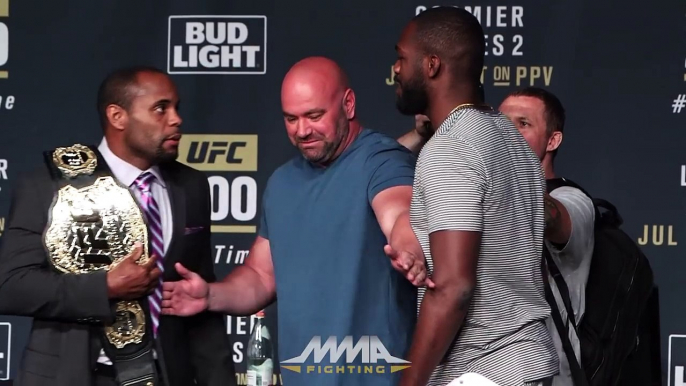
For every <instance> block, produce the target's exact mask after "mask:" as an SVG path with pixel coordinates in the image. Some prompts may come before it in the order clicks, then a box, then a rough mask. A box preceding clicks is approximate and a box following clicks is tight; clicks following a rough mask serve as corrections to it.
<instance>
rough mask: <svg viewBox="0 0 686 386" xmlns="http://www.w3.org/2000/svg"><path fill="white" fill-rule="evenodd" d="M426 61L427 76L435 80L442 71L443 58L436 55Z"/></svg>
mask: <svg viewBox="0 0 686 386" xmlns="http://www.w3.org/2000/svg"><path fill="white" fill-rule="evenodd" d="M425 61H426V67H427V68H426V76H427V77H428V78H435V77H436V75H438V72H439V71H440V70H441V58H439V57H438V56H436V55H431V56H429V57H428V58H426V59H425Z"/></svg>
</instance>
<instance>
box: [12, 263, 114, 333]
mask: <svg viewBox="0 0 686 386" xmlns="http://www.w3.org/2000/svg"><path fill="white" fill-rule="evenodd" d="M0 314H4V315H16V316H28V317H33V318H37V319H48V320H64V321H71V322H75V321H80V320H87V319H88V320H90V321H93V322H98V321H104V322H107V321H111V320H112V319H113V310H112V307H111V303H110V301H109V299H108V296H107V279H106V275H105V272H96V273H90V274H84V275H67V274H59V273H56V272H48V271H46V270H44V269H42V268H37V267H36V268H33V267H32V268H24V269H19V270H16V271H13V272H2V274H0Z"/></svg>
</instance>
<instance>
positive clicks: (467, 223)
mask: <svg viewBox="0 0 686 386" xmlns="http://www.w3.org/2000/svg"><path fill="white" fill-rule="evenodd" d="M427 146H429V147H428V148H426V149H424V153H423V154H422V158H421V159H420V160H419V163H418V165H417V173H418V176H419V181H420V184H419V189H420V192H421V196H422V198H423V200H424V204H425V206H426V214H427V218H428V230H429V233H432V232H437V231H442V230H456V231H477V232H480V231H482V230H483V218H484V197H485V196H486V193H487V191H488V188H489V176H488V173H487V170H486V166H485V164H484V163H483V160H482V158H481V156H480V155H479V154H478V152H477V151H476V149H474V147H472V146H471V145H469V144H468V143H466V142H465V141H464V140H461V139H456V138H449V137H440V138H436V139H434V140H433V141H432V142H431V143H430V145H427Z"/></svg>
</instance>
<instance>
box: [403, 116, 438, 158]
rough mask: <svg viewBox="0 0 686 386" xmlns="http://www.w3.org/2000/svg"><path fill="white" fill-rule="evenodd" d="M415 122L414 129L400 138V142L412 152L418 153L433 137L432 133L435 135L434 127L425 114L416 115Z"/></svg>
mask: <svg viewBox="0 0 686 386" xmlns="http://www.w3.org/2000/svg"><path fill="white" fill-rule="evenodd" d="M414 122H415V127H414V129H412V130H410V131H408V132H407V133H405V134H403V135H402V136H401V137H400V138H398V143H400V144H401V145H403V146H405V147H406V148H407V149H409V150H410V151H411V152H412V153H414V154H418V153H419V151H420V150H422V147H423V146H424V144H426V142H427V141H428V140H429V138H431V135H433V132H434V129H433V127H431V122H430V121H429V118H428V117H427V116H425V115H415V117H414Z"/></svg>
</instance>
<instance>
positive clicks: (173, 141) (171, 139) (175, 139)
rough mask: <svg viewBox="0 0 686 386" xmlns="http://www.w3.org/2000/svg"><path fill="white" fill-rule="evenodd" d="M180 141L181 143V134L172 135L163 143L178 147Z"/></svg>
mask: <svg viewBox="0 0 686 386" xmlns="http://www.w3.org/2000/svg"><path fill="white" fill-rule="evenodd" d="M180 141H181V134H175V135H172V136H171V137H168V138H167V139H165V140H164V142H165V143H169V144H172V145H175V146H178V144H179V142H180Z"/></svg>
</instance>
